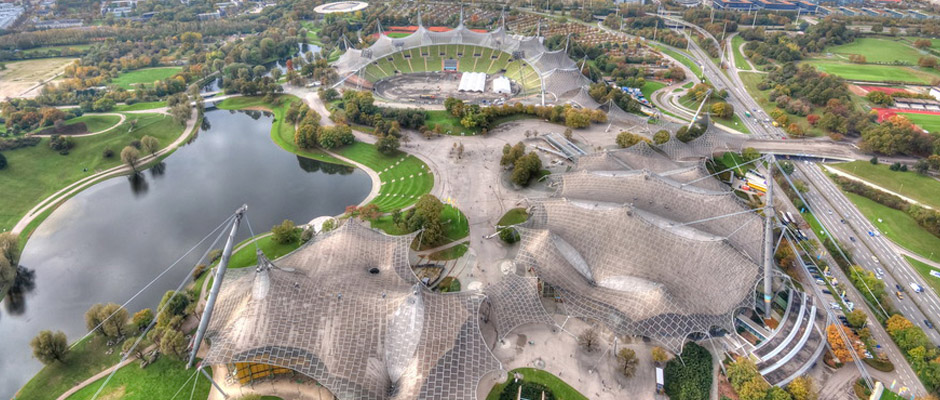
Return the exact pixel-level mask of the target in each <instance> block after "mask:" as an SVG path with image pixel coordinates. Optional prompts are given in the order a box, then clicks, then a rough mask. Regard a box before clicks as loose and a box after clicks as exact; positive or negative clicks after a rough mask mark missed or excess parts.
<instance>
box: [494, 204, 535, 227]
mask: <svg viewBox="0 0 940 400" xmlns="http://www.w3.org/2000/svg"><path fill="white" fill-rule="evenodd" d="M527 219H529V213H527V212H526V210H525V208H513V209H511V210H509V211H506V214H503V216H502V217H501V218H500V219H499V222H497V223H496V225H499V226H509V225H516V224H521V223H523V222H525V220H527Z"/></svg>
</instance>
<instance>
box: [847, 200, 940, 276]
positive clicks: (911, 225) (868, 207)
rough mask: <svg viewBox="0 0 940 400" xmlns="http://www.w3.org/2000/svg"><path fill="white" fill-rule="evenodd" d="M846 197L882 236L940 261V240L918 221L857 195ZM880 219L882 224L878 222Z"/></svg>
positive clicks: (923, 255)
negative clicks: (918, 223)
mask: <svg viewBox="0 0 940 400" xmlns="http://www.w3.org/2000/svg"><path fill="white" fill-rule="evenodd" d="M845 195H846V196H847V197H848V198H849V200H850V201H852V203H853V204H855V206H856V207H858V210H859V211H861V212H862V215H864V216H865V218H868V220H869V221H871V223H872V225H874V226H875V227H876V228H878V230H879V231H880V232H881V234H882V235H884V236H885V237H887V238H889V239H891V240H892V241H893V242H895V243H897V244H898V245H900V246H901V247H904V248H906V249H908V250H910V251H912V252H914V253H917V254H919V255H921V256H922V257H924V258H930V257H931V254H933V257H932V258H930V259H931V260H933V261H940V238H938V237H936V236H934V235H932V234H930V232H927V231H926V230H924V228H921V227H920V225H917V221H915V220H914V218H911V216H909V215H907V213H905V212H904V211H900V210H895V209H893V208H890V207H887V206H883V205H881V204H880V203H878V202H875V201H874V200H870V199H868V198H867V197H862V196H859V195H857V194H855V193H845ZM878 219H881V221H882V222H878Z"/></svg>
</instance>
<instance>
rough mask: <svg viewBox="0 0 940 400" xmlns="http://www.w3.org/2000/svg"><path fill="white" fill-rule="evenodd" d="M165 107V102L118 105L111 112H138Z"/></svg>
mask: <svg viewBox="0 0 940 400" xmlns="http://www.w3.org/2000/svg"><path fill="white" fill-rule="evenodd" d="M161 107H166V102H165V101H145V102H142V103H134V104H130V105H128V104H120V105H116V106H114V108H113V109H112V110H111V111H115V112H117V111H140V110H152V109H154V108H161Z"/></svg>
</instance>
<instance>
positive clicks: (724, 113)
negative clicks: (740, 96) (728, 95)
mask: <svg viewBox="0 0 940 400" xmlns="http://www.w3.org/2000/svg"><path fill="white" fill-rule="evenodd" d="M712 114H714V115H715V116H716V117H718V118H731V116H732V115H734V106H732V105H731V104H728V103H725V102H723V101H719V102H715V104H712Z"/></svg>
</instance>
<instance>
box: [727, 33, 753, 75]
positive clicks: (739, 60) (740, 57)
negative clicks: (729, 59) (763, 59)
mask: <svg viewBox="0 0 940 400" xmlns="http://www.w3.org/2000/svg"><path fill="white" fill-rule="evenodd" d="M742 44H744V38H742V37H741V36H740V35H734V37H733V38H731V47H732V53H733V54H734V65H735V66H737V67H738V69H742V70H749V69H751V64H749V63H748V62H747V57H745V56H744V53H741V45H742Z"/></svg>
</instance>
